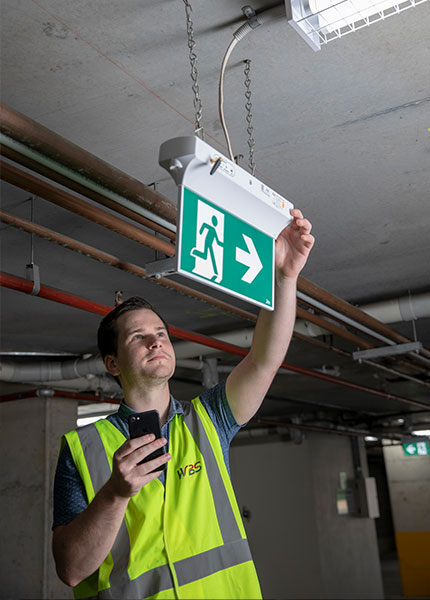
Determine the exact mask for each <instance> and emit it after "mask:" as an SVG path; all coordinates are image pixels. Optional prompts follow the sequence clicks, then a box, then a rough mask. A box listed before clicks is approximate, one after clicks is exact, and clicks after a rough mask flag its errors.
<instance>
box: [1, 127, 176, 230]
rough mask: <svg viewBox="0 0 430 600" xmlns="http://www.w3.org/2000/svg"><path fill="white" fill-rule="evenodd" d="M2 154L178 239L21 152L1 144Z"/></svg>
mask: <svg viewBox="0 0 430 600" xmlns="http://www.w3.org/2000/svg"><path fill="white" fill-rule="evenodd" d="M0 140H1V134H0ZM0 154H1V155H2V156H4V157H5V158H7V159H9V160H11V161H13V162H15V163H18V164H19V165H21V166H23V167H25V168H26V169H30V170H31V171H34V172H35V173H38V174H39V175H42V176H43V177H46V178H47V179H49V180H50V181H55V182H56V183H59V184H60V185H62V186H63V187H65V188H67V189H69V190H73V191H74V192H77V193H78V194H80V196H83V197H84V198H90V199H91V200H94V201H95V202H97V203H98V204H101V205H102V206H105V207H106V208H109V209H110V210H113V211H114V212H116V213H118V214H120V215H122V216H123V217H127V218H128V219H130V220H131V221H134V222H135V223H138V224H139V225H143V226H144V227H148V229H152V230H153V231H156V232H157V233H160V234H161V235H163V236H165V237H166V238H168V239H170V240H175V239H176V233H175V232H173V231H170V230H169V229H166V228H165V227H162V226H161V225H159V224H158V223H156V222H155V221H154V220H153V218H152V215H151V218H146V217H143V216H142V215H139V214H138V213H137V212H135V211H134V210H131V209H129V208H126V207H125V206H122V205H121V204H118V202H115V201H114V200H111V199H109V198H107V197H106V196H103V195H102V194H99V193H98V192H95V191H93V190H90V189H89V188H88V187H85V186H84V185H82V184H80V183H77V182H76V181H73V180H72V179H70V178H69V177H66V176H65V175H62V174H60V173H58V172H57V171H54V170H53V169H50V168H49V167H46V166H45V165H42V164H41V163H39V162H37V161H35V160H34V159H32V158H29V157H28V156H24V154H21V153H20V152H16V151H15V150H12V148H9V147H8V146H5V145H4V144H1V142H0Z"/></svg>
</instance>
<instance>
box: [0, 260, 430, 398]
mask: <svg viewBox="0 0 430 600" xmlns="http://www.w3.org/2000/svg"><path fill="white" fill-rule="evenodd" d="M0 286H3V287H8V288H10V289H14V290H17V291H21V292H25V293H27V294H31V290H32V287H33V284H32V282H31V281H27V280H26V279H22V278H21V277H16V276H15V275H10V274H9V273H4V272H0ZM37 295H38V296H40V297H42V298H46V299H48V300H53V301H55V302H60V303H62V304H67V305H69V306H74V307H76V308H81V309H82V310H87V311H89V312H93V313H96V314H99V315H102V316H105V315H106V314H107V313H109V312H110V311H111V310H112V308H113V307H110V306H105V305H103V304H99V303H97V302H91V301H90V300H85V299H84V298H80V297H79V296H74V295H73V294H69V293H68V292H63V291H61V290H56V289H55V288H50V287H48V286H44V285H41V286H40V291H39V292H38V294H37ZM169 330H170V333H171V335H172V336H173V337H177V338H179V339H183V340H187V341H191V342H197V343H199V344H202V345H203V346H210V347H211V348H216V349H220V350H222V351H223V352H228V353H230V354H233V355H236V356H246V355H247V354H248V351H247V350H246V349H244V348H239V347H238V346H234V345H233V344H226V343H225V342H220V341H219V340H215V339H213V338H210V337H208V336H205V335H201V334H198V333H194V332H191V331H186V330H184V329H180V328H179V327H175V326H174V325H169ZM281 367H282V368H284V369H287V370H288V371H293V372H296V373H299V374H301V375H305V376H308V377H313V378H315V379H320V380H322V381H326V382H328V383H333V384H335V385H338V386H343V387H347V388H350V389H353V390H356V391H359V392H364V393H366V394H372V395H375V396H379V397H382V398H386V399H388V400H393V401H396V402H403V403H406V404H410V405H412V406H419V407H420V408H429V407H430V405H428V404H425V403H424V402H419V401H416V400H410V399H409V398H404V397H402V396H396V395H394V394H390V393H388V392H383V391H381V390H375V389H373V388H370V387H367V386H364V385H359V384H356V383H353V382H351V381H346V380H344V379H340V378H338V377H333V376H331V375H326V374H324V373H319V372H317V371H312V370H311V369H305V368H303V367H298V366H296V365H292V364H291V363H287V362H283V363H282V365H281Z"/></svg>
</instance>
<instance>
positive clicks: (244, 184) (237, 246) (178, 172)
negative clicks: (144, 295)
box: [145, 136, 293, 310]
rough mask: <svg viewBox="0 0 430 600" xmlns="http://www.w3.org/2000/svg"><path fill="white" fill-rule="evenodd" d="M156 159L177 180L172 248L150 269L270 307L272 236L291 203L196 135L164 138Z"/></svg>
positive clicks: (285, 221)
mask: <svg viewBox="0 0 430 600" xmlns="http://www.w3.org/2000/svg"><path fill="white" fill-rule="evenodd" d="M159 162H160V165H161V166H162V167H164V168H165V169H166V170H167V171H168V172H169V173H170V174H171V176H172V177H173V179H174V181H175V182H176V184H177V185H178V206H179V221H178V228H177V242H176V248H177V250H176V256H175V257H174V261H173V262H172V261H171V259H166V261H156V262H155V263H151V264H149V265H145V268H146V270H147V273H148V275H155V276H160V275H161V274H167V273H169V272H170V273H174V272H175V273H179V274H181V275H184V276H186V277H189V278H191V279H194V280H196V281H199V282H200V283H204V284H206V285H209V286H211V287H214V288H217V289H220V290H222V291H224V292H226V293H228V294H231V295H233V296H237V297H239V298H241V299H244V300H246V301H248V302H251V303H253V304H257V305H259V306H262V307H264V308H267V309H269V310H273V308H274V264H275V262H274V242H275V239H276V238H277V237H278V235H279V233H280V232H281V231H282V230H283V229H284V228H285V227H286V226H287V225H289V223H290V222H291V221H292V217H291V215H290V209H291V208H293V204H292V203H291V202H289V201H288V200H287V199H286V198H284V197H283V196H281V195H280V194H278V193H277V192H275V191H274V190H272V189H271V188H270V187H269V186H267V185H265V184H264V183H263V182H262V181H260V180H259V179H257V178H256V177H254V176H253V175H251V174H249V173H248V172H247V171H245V169H242V168H241V167H239V166H238V165H236V164H235V163H234V162H232V161H231V160H229V159H228V158H227V157H225V156H224V155H222V154H221V153H220V152H218V151H217V150H215V149H214V148H212V147H211V146H210V145H209V144H207V143H206V142H204V141H203V140H201V139H200V138H198V137H196V136H187V137H178V138H173V139H171V140H168V141H167V142H164V143H163V144H162V145H161V147H160V156H159ZM162 263H164V265H163V264H162ZM163 266H166V267H167V268H166V269H163Z"/></svg>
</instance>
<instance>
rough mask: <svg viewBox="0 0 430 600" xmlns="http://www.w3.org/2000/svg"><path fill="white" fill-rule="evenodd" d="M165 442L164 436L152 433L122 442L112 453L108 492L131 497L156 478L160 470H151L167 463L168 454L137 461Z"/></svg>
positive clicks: (107, 485)
mask: <svg viewBox="0 0 430 600" xmlns="http://www.w3.org/2000/svg"><path fill="white" fill-rule="evenodd" d="M165 444H167V440H166V439H165V438H160V439H155V436H154V434H152V433H150V434H148V435H143V436H141V437H138V438H134V439H132V440H127V441H126V442H124V444H123V445H122V446H121V447H120V448H118V450H117V451H116V452H115V454H114V455H113V464H112V475H111V477H110V479H109V481H108V482H107V484H106V487H107V489H108V490H109V492H110V493H112V494H113V495H114V496H120V497H122V498H131V497H132V496H135V495H136V494H137V493H138V492H139V491H140V490H141V489H142V487H143V486H144V485H146V484H147V483H149V482H150V481H152V480H153V479H156V478H157V477H158V476H159V475H160V471H155V473H152V472H151V471H153V470H154V469H156V468H157V467H159V466H161V465H163V464H165V463H167V462H168V461H169V460H170V458H171V456H170V454H168V453H166V454H163V455H162V456H159V457H158V458H154V459H152V460H150V461H148V462H146V463H143V464H141V465H139V464H138V463H139V462H140V461H141V460H143V459H144V458H146V457H147V456H148V455H149V454H151V453H152V452H154V451H155V450H158V448H161V447H162V446H164V445H165Z"/></svg>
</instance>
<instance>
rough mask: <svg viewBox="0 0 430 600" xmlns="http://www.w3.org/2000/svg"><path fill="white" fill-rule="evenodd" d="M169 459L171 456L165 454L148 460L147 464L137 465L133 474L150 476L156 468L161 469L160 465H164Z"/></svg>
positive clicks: (167, 453)
mask: <svg viewBox="0 0 430 600" xmlns="http://www.w3.org/2000/svg"><path fill="white" fill-rule="evenodd" d="M171 458H172V456H171V454H169V452H166V453H165V454H163V455H162V456H158V457H157V458H153V459H152V460H148V462H145V463H143V464H141V465H138V466H137V467H136V470H135V473H136V475H140V476H144V475H150V474H152V471H153V470H154V469H156V468H157V467H161V465H164V464H165V463H167V462H169V460H170V459H171ZM159 474H160V473H159V472H158V475H159ZM158 475H157V474H156V475H155V477H158ZM155 477H153V479H155Z"/></svg>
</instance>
